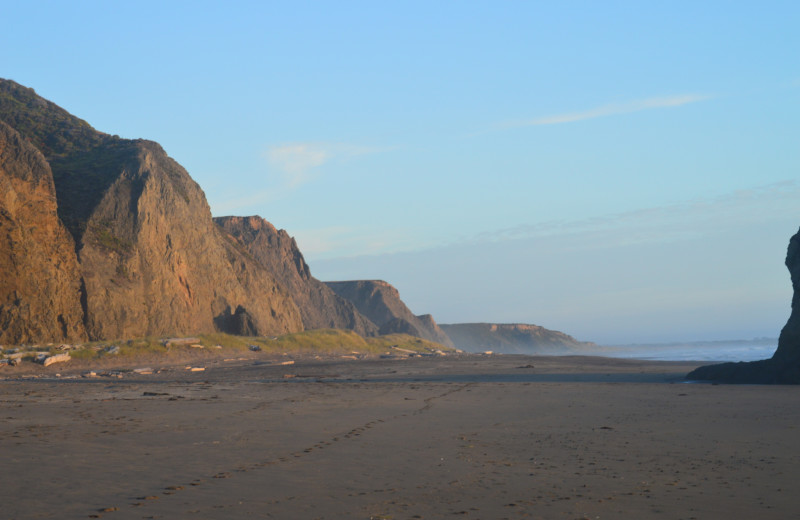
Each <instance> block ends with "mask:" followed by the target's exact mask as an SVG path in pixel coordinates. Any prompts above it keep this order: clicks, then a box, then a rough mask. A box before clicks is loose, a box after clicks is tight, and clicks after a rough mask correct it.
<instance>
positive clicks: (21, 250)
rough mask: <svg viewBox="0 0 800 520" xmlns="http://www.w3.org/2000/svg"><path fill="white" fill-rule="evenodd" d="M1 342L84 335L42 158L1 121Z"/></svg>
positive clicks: (67, 247)
mask: <svg viewBox="0 0 800 520" xmlns="http://www.w3.org/2000/svg"><path fill="white" fill-rule="evenodd" d="M0 273H2V276H1V277H0V343H12V344H19V343H37V342H45V341H79V340H83V339H85V338H86V332H85V330H84V326H83V312H82V310H81V304H80V276H79V272H78V262H77V257H76V256H75V245H74V243H73V241H72V238H71V237H70V235H69V233H68V232H67V230H66V228H64V226H63V224H62V223H61V221H60V220H59V219H58V216H57V213H56V194H55V188H54V186H53V177H52V174H51V172H50V167H49V166H48V164H47V162H46V161H45V158H44V157H43V156H42V154H41V153H39V151H38V150H36V149H35V148H34V147H33V146H32V145H31V144H29V143H27V142H25V141H24V139H23V138H22V137H21V136H20V135H19V133H17V132H16V131H15V130H13V129H12V128H11V127H9V126H8V125H6V124H5V123H3V122H2V121H0Z"/></svg>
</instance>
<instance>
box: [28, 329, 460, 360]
mask: <svg viewBox="0 0 800 520" xmlns="http://www.w3.org/2000/svg"><path fill="white" fill-rule="evenodd" d="M195 337H196V338H197V340H198V341H197V342H194V344H199V345H202V346H203V347H204V348H203V349H202V350H203V351H206V352H209V351H210V352H215V351H217V352H230V351H238V352H245V351H249V350H250V346H251V345H256V346H258V347H260V348H261V351H262V352H263V353H266V354H275V355H283V354H287V355H295V356H308V355H353V354H362V355H380V354H399V355H404V354H407V353H408V352H407V351H411V352H416V353H420V354H427V353H432V352H436V351H452V350H453V349H450V348H448V347H445V346H443V345H440V344H438V343H434V342H432V341H427V340H424V339H420V338H417V337H414V336H409V335H407V334H389V335H386V336H378V337H375V338H364V337H362V336H359V335H358V334H356V333H355V332H352V331H347V330H338V329H320V330H310V331H305V332H296V333H292V334H284V335H282V336H275V337H263V336H261V337H246V336H232V335H230V334H223V333H214V334H201V335H198V336H195ZM166 339H167V338H155V337H149V338H137V339H129V340H119V341H99V342H92V343H86V344H82V345H75V346H74V348H73V349H72V350H70V351H69V354H70V356H71V357H73V358H75V359H83V360H89V361H91V360H101V359H109V358H114V357H117V356H123V357H139V356H159V357H161V356H163V357H165V358H169V357H171V356H179V355H181V354H183V353H186V352H187V351H193V350H195V349H193V348H192V347H191V346H190V345H189V344H178V345H175V344H172V345H168V344H167V343H166ZM214 347H222V348H221V349H215V348H214ZM398 349H399V350H398ZM22 350H23V351H25V352H26V356H25V358H26V359H28V358H31V359H32V358H33V357H34V356H35V352H49V353H50V354H57V353H60V352H61V351H60V350H59V349H58V347H57V346H55V345H45V346H31V347H27V348H23V349H22ZM197 350H200V349H197Z"/></svg>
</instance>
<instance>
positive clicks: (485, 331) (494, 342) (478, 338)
mask: <svg viewBox="0 0 800 520" xmlns="http://www.w3.org/2000/svg"><path fill="white" fill-rule="evenodd" d="M440 327H441V328H442V330H443V331H444V332H445V333H446V334H447V335H448V336H449V337H450V339H451V340H453V343H455V345H456V347H458V348H460V349H462V350H465V351H467V352H485V351H487V350H491V351H493V352H501V353H504V354H529V355H530V354H566V353H570V352H580V351H581V350H582V349H586V348H591V347H594V346H596V345H595V344H594V343H586V342H583V341H578V340H576V339H575V338H573V337H572V336H569V335H567V334H564V333H563V332H558V331H555V330H549V329H546V328H544V327H540V326H538V325H529V324H524V323H455V324H450V325H447V324H441V325H440Z"/></svg>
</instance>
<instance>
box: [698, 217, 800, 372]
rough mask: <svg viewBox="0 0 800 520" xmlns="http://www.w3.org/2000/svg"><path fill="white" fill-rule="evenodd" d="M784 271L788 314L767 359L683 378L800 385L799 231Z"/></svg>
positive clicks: (711, 368)
mask: <svg viewBox="0 0 800 520" xmlns="http://www.w3.org/2000/svg"><path fill="white" fill-rule="evenodd" d="M785 263H786V267H787V268H788V269H789V274H790V275H791V278H792V289H793V291H794V292H793V295H792V312H791V315H790V316H789V320H788V321H787V322H786V325H784V327H783V329H782V330H781V335H780V337H779V338H778V348H777V350H776V351H775V354H773V355H772V357H771V358H770V359H764V360H761V361H752V362H740V363H722V364H719V365H707V366H703V367H700V368H698V369H696V370H694V371H692V372H691V373H689V375H687V376H686V378H687V379H690V380H695V381H719V382H723V383H751V384H800V231H798V232H797V233H796V234H795V235H794V236H793V237H792V238H791V239H790V240H789V247H788V249H787V252H786V262H785Z"/></svg>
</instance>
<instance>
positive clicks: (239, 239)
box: [214, 216, 378, 336]
mask: <svg viewBox="0 0 800 520" xmlns="http://www.w3.org/2000/svg"><path fill="white" fill-rule="evenodd" d="M214 222H215V223H216V224H217V226H218V227H219V228H220V229H221V230H222V232H224V233H225V234H226V235H227V236H228V237H229V239H230V240H231V241H232V243H234V244H235V245H236V246H237V247H239V248H241V249H242V250H243V251H245V252H246V253H247V254H248V255H250V256H251V257H252V258H253V259H254V260H255V261H256V262H257V263H258V264H259V265H260V266H262V267H263V268H264V269H265V270H267V271H269V272H270V273H271V274H272V275H273V276H274V278H275V280H276V282H277V283H278V284H279V285H280V286H281V287H282V288H283V290H284V291H285V292H286V293H287V294H289V295H290V296H291V297H292V299H293V301H294V302H295V305H297V307H298V309H299V311H300V315H301V317H302V321H303V327H304V328H305V329H324V328H335V329H349V330H353V331H354V332H356V333H358V334H361V335H362V336H374V335H376V334H377V333H378V327H377V325H375V324H374V323H372V321H370V320H369V318H367V317H366V316H364V315H363V314H361V313H360V312H359V311H358V309H356V307H355V305H353V303H351V302H350V301H348V300H346V299H344V298H341V297H339V296H338V295H337V294H336V293H334V292H333V291H332V290H331V289H330V288H329V287H328V286H327V285H325V284H324V283H322V282H320V281H319V280H317V279H316V278H314V277H313V276H311V270H310V269H309V267H308V264H306V262H305V259H304V258H303V255H302V253H301V252H300V249H299V248H298V247H297V243H296V242H295V240H294V238H292V237H291V236H289V234H288V233H287V232H286V231H284V230H282V229H281V230H278V229H276V228H275V226H273V225H272V224H270V223H269V222H267V221H266V220H264V219H263V218H261V217H258V216H251V217H217V218H215V219H214Z"/></svg>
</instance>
